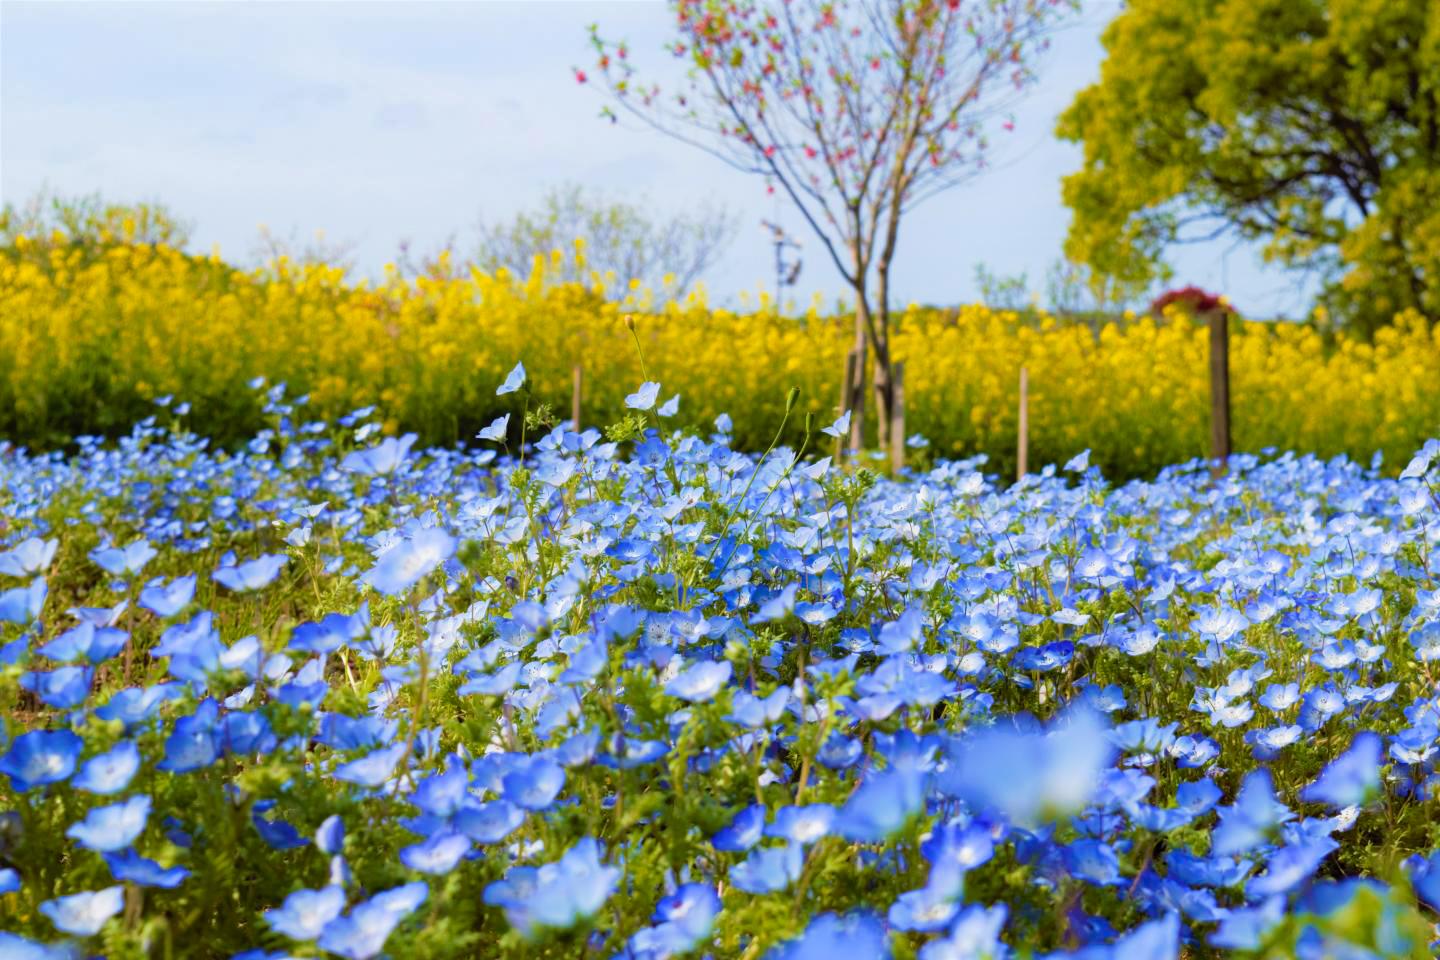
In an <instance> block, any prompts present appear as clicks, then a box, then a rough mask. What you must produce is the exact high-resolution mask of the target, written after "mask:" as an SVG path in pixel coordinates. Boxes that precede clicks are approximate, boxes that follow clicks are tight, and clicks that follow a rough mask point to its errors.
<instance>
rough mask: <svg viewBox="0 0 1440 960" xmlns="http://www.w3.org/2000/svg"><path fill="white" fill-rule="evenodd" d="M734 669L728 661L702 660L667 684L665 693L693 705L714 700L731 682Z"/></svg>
mask: <svg viewBox="0 0 1440 960" xmlns="http://www.w3.org/2000/svg"><path fill="white" fill-rule="evenodd" d="M733 669H734V668H733V667H732V666H731V665H730V661H728V660H720V661H718V662H717V661H715V660H701V661H700V662H699V663H695V664H691V665H690V666H689V667H687V668H685V669H684V670H682V671H680V672H679V673H678V674H676V675H675V678H674V679H672V680H671V681H670V682H669V683H667V684H665V692H666V693H668V694H670V696H672V697H679V698H680V699H681V700H688V701H689V702H691V703H704V702H705V701H707V700H713V699H714V698H715V694H717V693H719V692H720V688H721V687H723V686H725V684H726V683H728V682H729V680H730V675H731V673H732V672H733Z"/></svg>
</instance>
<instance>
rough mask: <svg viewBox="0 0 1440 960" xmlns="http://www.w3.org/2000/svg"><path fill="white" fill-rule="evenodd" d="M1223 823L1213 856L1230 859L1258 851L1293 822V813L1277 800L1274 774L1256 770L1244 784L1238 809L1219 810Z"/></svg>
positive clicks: (1218, 827) (1213, 837)
mask: <svg viewBox="0 0 1440 960" xmlns="http://www.w3.org/2000/svg"><path fill="white" fill-rule="evenodd" d="M1217 812H1218V813H1219V815H1220V823H1219V824H1217V825H1216V827H1215V830H1214V831H1213V832H1212V833H1211V846H1210V849H1211V853H1213V854H1216V855H1219V856H1228V855H1230V854H1232V853H1246V852H1248V851H1250V850H1253V849H1255V848H1256V847H1257V846H1259V845H1260V844H1261V843H1263V842H1264V841H1265V839H1266V838H1267V837H1268V836H1269V834H1270V833H1271V832H1272V831H1273V830H1275V829H1276V828H1278V827H1279V826H1280V825H1281V824H1282V823H1287V822H1289V821H1290V820H1293V819H1294V817H1295V814H1293V813H1292V812H1291V811H1290V809H1289V808H1288V807H1286V806H1285V805H1284V804H1283V803H1281V802H1280V801H1279V800H1276V799H1275V785H1274V782H1273V781H1272V780H1271V779H1270V771H1269V770H1266V769H1265V768H1263V767H1261V768H1260V769H1257V770H1252V771H1251V772H1250V773H1249V774H1247V775H1246V777H1245V780H1244V781H1243V782H1242V783H1241V784H1240V793H1239V794H1238V795H1237V796H1236V798H1235V804H1234V806H1230V807H1219V808H1218V810H1217Z"/></svg>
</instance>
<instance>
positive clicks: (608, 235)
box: [475, 184, 737, 294]
mask: <svg viewBox="0 0 1440 960" xmlns="http://www.w3.org/2000/svg"><path fill="white" fill-rule="evenodd" d="M736 225H737V220H736V217H735V216H734V215H733V214H732V213H730V212H729V211H728V210H726V209H724V208H721V207H713V206H710V205H706V206H702V207H701V208H700V209H699V210H697V211H696V212H695V213H694V214H692V215H677V216H668V217H658V216H656V215H654V214H652V213H651V212H650V211H649V210H647V208H646V205H645V204H644V203H643V201H640V202H631V201H626V200H616V199H607V198H606V197H604V196H602V195H600V194H598V193H595V192H592V191H587V190H586V189H585V188H583V187H580V186H578V185H575V184H566V185H564V186H560V187H555V188H552V189H550V190H549V191H547V192H546V194H545V196H544V197H543V198H542V199H541V201H540V205H539V207H538V208H537V209H535V210H533V211H522V212H520V213H518V214H516V215H515V217H514V218H513V219H512V220H510V221H508V222H505V223H497V222H493V221H487V220H485V219H483V218H482V219H481V220H480V222H479V224H478V232H479V235H480V239H479V244H478V249H477V251H476V256H475V261H476V263H478V264H479V265H480V266H481V268H482V269H486V270H492V271H493V270H495V269H497V268H499V267H504V268H505V269H507V270H509V271H510V272H512V273H515V274H518V275H520V276H526V275H528V274H529V273H530V269H531V266H532V265H533V263H534V260H535V257H536V256H542V257H548V256H549V255H550V253H551V251H554V250H568V249H570V247H571V245H572V244H573V243H574V241H575V240H577V239H579V240H583V241H584V242H585V259H586V262H587V268H586V270H585V271H583V272H584V273H587V274H588V272H589V270H596V271H598V272H600V273H601V274H604V273H607V272H610V271H613V272H614V274H615V279H616V282H617V284H619V285H620V286H621V288H622V289H623V288H624V286H625V285H627V284H628V283H629V282H630V281H631V280H638V281H640V283H641V284H643V285H645V286H649V287H651V288H652V289H656V290H659V289H661V288H663V287H665V286H666V285H667V282H666V281H667V278H668V285H669V286H670V288H671V289H672V290H673V291H674V292H676V293H677V294H678V293H681V292H683V291H686V290H689V289H690V288H691V287H693V286H694V285H695V283H696V282H697V281H698V280H699V279H700V278H701V276H703V275H704V273H705V271H707V270H708V269H710V268H711V267H713V266H714V265H715V264H716V262H718V260H719V259H720V256H721V255H722V254H723V253H724V251H725V248H726V247H727V246H729V244H730V242H731V240H733V239H734V237H735V230H736ZM561 277H562V278H563V279H571V280H573V279H583V277H582V276H581V271H577V270H576V269H575V266H574V263H573V262H572V261H569V260H567V261H566V263H565V265H564V266H563V267H562V270H561Z"/></svg>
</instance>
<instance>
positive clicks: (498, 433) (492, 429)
mask: <svg viewBox="0 0 1440 960" xmlns="http://www.w3.org/2000/svg"><path fill="white" fill-rule="evenodd" d="M509 429H510V414H508V413H507V414H505V415H504V416H500V417H496V418H495V419H494V420H491V421H490V426H488V427H486V428H485V429H484V430H481V431H480V432H479V433H477V434H475V439H476V440H490V441H493V442H495V443H504V442H505V435H506V431H508V430H509Z"/></svg>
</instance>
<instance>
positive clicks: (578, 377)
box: [570, 363, 585, 433]
mask: <svg viewBox="0 0 1440 960" xmlns="http://www.w3.org/2000/svg"><path fill="white" fill-rule="evenodd" d="M571 373H572V375H573V378H574V383H573V389H572V390H571V393H570V429H572V430H574V431H575V432H576V433H579V432H580V398H581V396H582V395H583V391H584V389H585V370H584V368H583V367H581V366H580V364H578V363H577V364H575V369H574V370H573V371H571Z"/></svg>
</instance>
